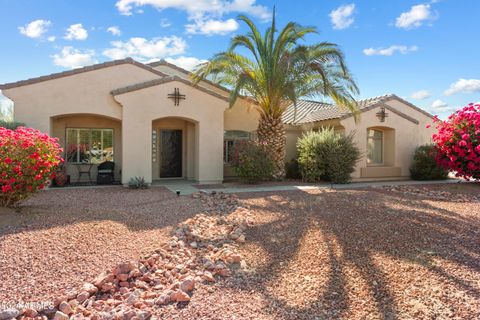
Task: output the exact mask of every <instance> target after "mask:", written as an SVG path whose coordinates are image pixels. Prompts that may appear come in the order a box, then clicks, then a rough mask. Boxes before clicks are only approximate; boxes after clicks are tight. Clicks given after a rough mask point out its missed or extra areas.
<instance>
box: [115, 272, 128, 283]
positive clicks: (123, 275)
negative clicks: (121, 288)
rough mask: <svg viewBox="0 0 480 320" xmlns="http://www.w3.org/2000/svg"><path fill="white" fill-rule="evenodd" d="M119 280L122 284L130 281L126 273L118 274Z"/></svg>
mask: <svg viewBox="0 0 480 320" xmlns="http://www.w3.org/2000/svg"><path fill="white" fill-rule="evenodd" d="M117 279H118V281H120V282H122V281H127V280H128V274H126V273H121V274H118V275H117Z"/></svg>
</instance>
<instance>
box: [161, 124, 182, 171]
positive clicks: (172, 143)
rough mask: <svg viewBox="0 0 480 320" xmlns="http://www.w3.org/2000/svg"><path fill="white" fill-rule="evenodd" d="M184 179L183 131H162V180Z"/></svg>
mask: <svg viewBox="0 0 480 320" xmlns="http://www.w3.org/2000/svg"><path fill="white" fill-rule="evenodd" d="M180 177H182V130H167V129H161V130H160V178H180Z"/></svg>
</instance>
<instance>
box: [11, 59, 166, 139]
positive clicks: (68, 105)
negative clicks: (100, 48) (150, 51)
mask: <svg viewBox="0 0 480 320" xmlns="http://www.w3.org/2000/svg"><path fill="white" fill-rule="evenodd" d="M158 77H159V76H158V75H156V74H154V73H152V72H150V71H148V70H145V69H142V68H139V67H137V66H134V65H132V64H121V65H116V66H112V67H108V68H103V69H98V70H93V71H89V72H83V73H79V74H75V75H73V76H67V77H61V78H57V79H53V80H49V81H43V82H38V83H35V84H30V85H26V86H22V87H17V88H12V89H6V90H3V91H2V92H3V94H4V95H5V96H7V97H8V98H10V99H11V100H13V101H14V103H15V107H14V117H15V120H16V121H20V122H24V123H26V124H27V126H30V127H34V128H36V129H39V130H41V131H43V132H46V133H50V134H51V132H50V118H51V117H55V116H59V115H68V114H79V113H80V114H98V115H103V116H107V117H111V118H114V119H121V118H122V108H121V107H120V106H119V104H118V103H116V102H115V100H114V99H113V97H112V95H111V94H110V91H111V90H114V89H118V88H121V87H125V86H128V85H132V84H136V83H139V82H144V81H148V80H152V79H156V78H158Z"/></svg>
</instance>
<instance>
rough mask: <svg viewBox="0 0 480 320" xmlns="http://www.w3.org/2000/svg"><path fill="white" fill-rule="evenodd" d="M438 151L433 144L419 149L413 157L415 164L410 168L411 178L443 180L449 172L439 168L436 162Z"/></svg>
mask: <svg viewBox="0 0 480 320" xmlns="http://www.w3.org/2000/svg"><path fill="white" fill-rule="evenodd" d="M436 157H437V149H436V148H435V146H434V145H432V144H427V145H423V146H419V147H417V149H416V150H415V154H414V155H413V164H412V166H411V167H410V176H411V178H412V179H413V180H443V179H446V178H447V176H448V171H447V170H445V169H443V168H441V167H439V166H438V164H437V162H436V160H435V159H436Z"/></svg>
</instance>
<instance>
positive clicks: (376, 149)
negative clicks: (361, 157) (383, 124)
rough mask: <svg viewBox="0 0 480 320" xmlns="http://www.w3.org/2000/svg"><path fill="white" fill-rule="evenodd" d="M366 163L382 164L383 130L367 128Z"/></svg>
mask: <svg viewBox="0 0 480 320" xmlns="http://www.w3.org/2000/svg"><path fill="white" fill-rule="evenodd" d="M367 164H370V165H381V164H383V131H382V130H378V129H368V130H367Z"/></svg>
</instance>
